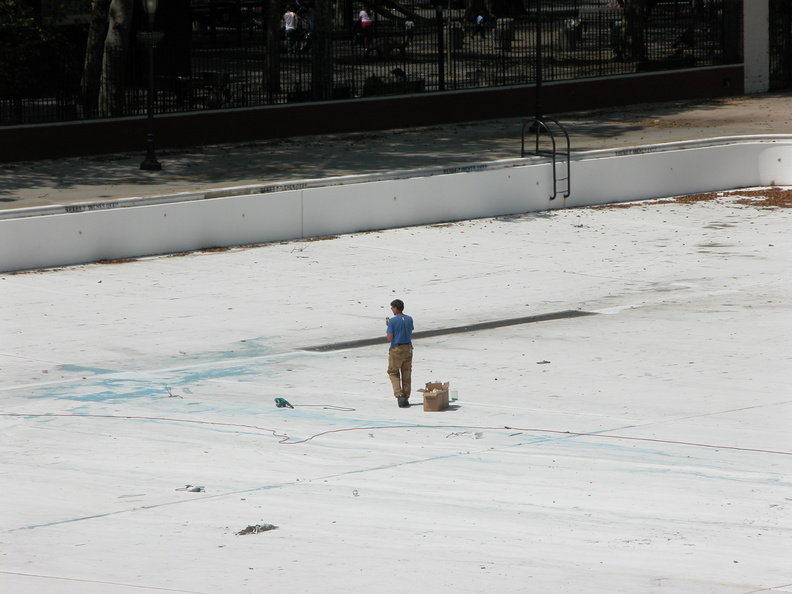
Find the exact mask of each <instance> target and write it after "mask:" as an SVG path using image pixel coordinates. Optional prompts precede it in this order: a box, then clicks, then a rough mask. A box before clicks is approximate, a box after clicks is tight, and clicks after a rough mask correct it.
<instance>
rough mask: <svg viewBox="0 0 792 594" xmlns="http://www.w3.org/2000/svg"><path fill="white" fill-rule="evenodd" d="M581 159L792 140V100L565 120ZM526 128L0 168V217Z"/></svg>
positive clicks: (471, 154)
mask: <svg viewBox="0 0 792 594" xmlns="http://www.w3.org/2000/svg"><path fill="white" fill-rule="evenodd" d="M559 119H560V120H561V121H562V122H563V123H564V124H565V125H567V126H568V128H569V131H570V133H571V141H572V148H573V150H575V151H582V150H592V149H599V148H609V147H616V146H636V145H642V144H656V143H661V142H672V141H681V140H694V139H698V138H709V137H716V136H734V135H750V134H792V95H788V94H771V95H757V96H751V97H740V98H732V99H717V100H709V101H685V102H673V103H658V104H648V105H638V106H630V107H625V108H616V109H605V110H597V111H589V112H577V113H569V114H563V115H561V116H559ZM523 121H524V120H523V119H517V118H513V119H496V120H487V121H482V122H472V123H467V124H456V125H447V126H435V127H431V128H418V129H405V130H391V131H384V132H374V133H359V134H343V135H329V136H328V135H325V136H308V137H300V138H290V139H281V140H268V141H262V142H258V143H247V144H228V145H215V146H201V147H194V148H191V149H183V150H178V151H171V150H165V149H162V150H159V151H158V157H159V160H160V161H161V163H162V165H163V170H162V171H160V172H147V171H141V170H140V169H139V165H140V161H142V159H143V156H144V151H143V139H141V151H140V153H139V154H116V155H101V156H94V157H87V158H73V159H57V160H50V161H38V162H23V163H10V164H5V165H2V166H0V208H3V209H7V208H24V207H32V206H43V205H51V204H68V203H74V202H90V201H104V200H108V199H118V198H125V197H133V196H146V195H157V194H168V193H174V192H185V191H199V190H204V189H211V188H218V187H224V186H229V185H232V186H236V185H248V184H256V183H261V182H273V181H289V180H295V179H313V178H322V177H329V176H336V175H347V174H353V173H369V172H376V171H388V170H396V169H411V168H418V167H426V166H432V165H448V164H453V163H465V162H475V161H489V160H495V159H506V158H512V157H518V156H519V154H520V135H521V127H522V123H523Z"/></svg>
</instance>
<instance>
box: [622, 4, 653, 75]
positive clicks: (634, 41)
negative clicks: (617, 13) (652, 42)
mask: <svg viewBox="0 0 792 594" xmlns="http://www.w3.org/2000/svg"><path fill="white" fill-rule="evenodd" d="M647 13H648V7H647V0H625V2H624V23H625V32H626V34H627V48H628V50H629V53H630V57H631V58H632V59H633V60H637V61H639V62H641V61H643V60H646V38H645V30H646V16H647Z"/></svg>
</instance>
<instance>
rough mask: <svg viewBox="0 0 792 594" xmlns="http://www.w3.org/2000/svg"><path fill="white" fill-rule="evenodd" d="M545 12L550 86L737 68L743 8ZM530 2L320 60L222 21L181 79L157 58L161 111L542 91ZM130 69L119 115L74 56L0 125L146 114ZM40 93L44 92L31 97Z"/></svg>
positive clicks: (313, 47) (585, 3)
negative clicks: (505, 14)
mask: <svg viewBox="0 0 792 594" xmlns="http://www.w3.org/2000/svg"><path fill="white" fill-rule="evenodd" d="M544 1H545V4H549V5H550V6H547V7H545V8H543V13H542V19H541V27H542V30H541V39H542V48H541V50H542V55H543V60H542V69H543V72H542V76H543V80H544V81H545V82H549V81H558V80H570V79H583V78H587V77H599V76H607V75H619V74H631V73H635V72H645V71H652V70H658V71H659V70H673V69H681V68H692V67H701V66H716V65H722V64H730V63H736V62H739V61H740V59H741V58H740V56H739V55H738V54H737V53H736V52H737V50H736V48H738V47H739V43H738V40H739V21H740V13H739V11H740V10H741V8H740V6H741V3H740V2H738V1H737V0H671V1H662V0H661V1H660V2H658V3H657V4H656V5H655V6H654V7H653V9H652V10H651V12H650V13H649V14H648V15H644V16H642V17H641V20H640V22H639V23H638V25H639V26H637V25H636V20H635V17H634V16H631V15H630V14H629V13H628V11H627V10H626V9H624V8H621V7H619V6H618V3H617V2H618V0H615V1H614V2H607V1H606V0H559V1H550V0H544ZM535 2H536V0H533V3H528V4H526V6H527V10H525V11H524V12H522V13H521V14H518V15H516V16H513V17H509V18H495V17H493V16H489V15H488V18H487V19H486V20H485V22H484V25H483V27H481V28H477V27H476V24H475V22H474V18H473V16H474V15H469V14H466V13H465V11H464V10H453V9H452V10H445V9H443V10H439V9H435V8H421V6H420V5H415V6H413V5H410V6H411V8H410V11H411V12H412V13H413V14H415V15H417V16H418V17H419V18H418V19H417V20H415V21H413V23H414V28H412V29H409V26H407V27H406V26H405V23H406V21H407V20H412V19H409V18H408V19H405V18H403V15H401V14H400V13H397V12H393V15H394V16H393V17H392V18H386V17H385V16H383V14H384V12H385V11H381V12H380V13H377V14H376V22H375V25H374V31H373V35H372V36H371V39H370V40H369V42H368V47H364V45H363V42H364V40H363V39H362V37H361V36H360V35H359V34H358V33H357V32H356V30H355V29H354V27H345V26H344V25H343V23H341V22H340V21H342V20H344V19H340V18H336V19H335V21H336V23H335V24H334V26H333V30H332V31H331V32H330V33H331V34H330V35H329V36H328V38H326V39H328V41H327V43H326V44H325V45H324V46H323V47H324V48H325V49H326V50H327V51H326V52H319V51H317V39H318V38H320V37H321V36H320V35H319V33H320V32H319V31H316V30H315V29H312V28H311V27H310V25H307V26H305V25H304V27H303V29H302V30H301V32H300V36H301V38H300V40H299V43H298V44H297V45H296V47H295V48H294V52H292V53H290V52H288V51H287V50H288V48H287V46H286V43H285V39H284V36H283V34H282V33H281V36H280V38H279V39H278V40H277V42H276V43H272V44H270V45H271V47H272V48H275V52H274V54H273V52H268V49H267V48H268V45H267V39H266V37H267V36H266V31H265V29H266V27H265V24H264V23H263V22H262V20H261V13H256V12H250V13H240V15H241V16H239V15H238V16H237V17H235V18H233V19H226V20H227V21H228V22H227V23H225V22H224V20H223V19H215V20H212V21H211V23H210V25H206V23H205V22H201V20H196V21H194V23H193V33H192V40H191V41H190V43H189V44H188V47H180V48H178V54H179V56H180V61H179V62H180V63H179V66H178V67H177V68H175V67H173V65H172V64H173V56H172V54H173V51H174V50H173V48H172V47H171V48H166V47H165V46H164V45H163V46H162V47H160V46H158V47H156V48H155V50H154V64H155V85H154V86H155V90H156V98H155V111H156V112H157V113H167V112H187V111H196V110H206V109H223V108H228V107H243V106H259V105H273V104H282V103H288V102H292V103H294V102H306V101H315V100H326V99H338V100H340V99H349V100H353V99H355V98H357V97H367V96H377V95H398V94H411V93H431V92H437V91H443V90H461V89H476V88H490V87H500V86H510V85H522V84H532V83H534V82H535V81H536V78H537V72H536V70H537V59H536V57H537V47H536V39H537V22H536V18H535V11H534V10H533V8H532V7H533V4H535ZM393 4H395V3H393ZM650 4H651V3H650ZM611 5H612V6H611ZM245 14H247V16H245ZM204 20H205V19H204ZM346 20H347V21H351V19H346ZM302 22H303V23H304V24H305V23H310V19H309V18H306V19H303V21H302ZM166 42H167V34H166ZM320 54H321V55H320ZM123 57H124V59H125V63H126V76H125V77H124V80H123V81H122V83H123V84H122V89H121V94H120V95H119V94H116V95H115V96H114V97H115V98H114V104H113V105H112V108H111V107H110V106H109V105H108V104H107V100H105V99H103V100H102V101H100V103H99V105H98V107H97V108H89V107H88V103H89V102H88V101H87V99H86V98H85V97H84V96H83V94H82V91H81V84H80V77H81V75H82V63H83V61H84V48H78V47H74V48H73V51H72V52H71V53H69V52H65V51H64V52H60V53H59V54H58V55H56V56H52V60H53V61H54V62H57V63H56V64H55V66H56V67H55V68H53V67H52V66H53V63H52V62H51V63H50V64H48V66H49V74H47V75H46V76H43V77H42V76H39V75H38V74H37V73H36V72H26V73H24V77H25V78H26V84H25V85H14V84H10V85H5V88H3V89H0V125H12V124H26V123H36V122H52V121H65V120H75V119H84V118H94V117H118V116H119V114H120V115H124V116H131V115H141V114H143V113H144V112H145V104H146V103H145V93H146V82H145V81H146V78H145V76H143V73H144V72H145V70H144V69H145V68H146V67H147V62H146V52H145V50H144V48H143V47H142V45H141V44H140V43H139V42H138V41H136V40H134V39H133V40H132V41H130V45H129V49H128V51H127V52H126V53H125V55H124V56H123ZM52 73H58V74H57V75H53V74H52ZM0 74H2V73H0ZM6 74H7V73H6ZM11 79H13V77H11ZM36 80H41V82H40V83H38V84H36V85H34V84H32V83H33V82H35V81H36ZM111 114H112V115H111Z"/></svg>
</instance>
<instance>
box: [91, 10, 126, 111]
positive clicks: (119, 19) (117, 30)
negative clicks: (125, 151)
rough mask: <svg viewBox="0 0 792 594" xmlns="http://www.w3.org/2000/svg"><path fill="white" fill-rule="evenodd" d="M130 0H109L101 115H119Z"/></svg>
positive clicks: (122, 107)
mask: <svg viewBox="0 0 792 594" xmlns="http://www.w3.org/2000/svg"><path fill="white" fill-rule="evenodd" d="M132 2H133V0H111V3H110V13H109V17H110V18H109V27H108V30H107V38H106V39H105V45H104V62H103V64H102V85H101V93H100V101H99V113H100V115H101V116H103V117H122V116H125V115H127V114H126V113H125V110H124V104H125V101H124V91H125V88H126V85H125V84H124V79H125V72H126V70H125V64H126V55H127V50H128V48H129V30H130V27H131V24H132Z"/></svg>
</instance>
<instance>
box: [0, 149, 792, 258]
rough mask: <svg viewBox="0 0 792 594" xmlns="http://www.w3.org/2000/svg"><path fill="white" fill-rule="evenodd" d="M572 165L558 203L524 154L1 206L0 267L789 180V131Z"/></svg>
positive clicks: (577, 156) (608, 155)
mask: <svg viewBox="0 0 792 594" xmlns="http://www.w3.org/2000/svg"><path fill="white" fill-rule="evenodd" d="M570 165H571V176H570V178H571V179H570V181H571V183H570V194H569V196H568V197H564V196H563V193H560V194H559V195H558V196H556V197H555V198H554V199H551V194H552V191H553V166H552V164H551V162H550V161H549V160H548V159H547V158H538V157H529V158H524V159H510V160H502V161H493V162H486V163H474V164H465V165H461V166H455V167H434V168H427V169H417V170H409V171H393V172H386V173H377V174H371V175H355V176H346V177H337V178H328V179H322V180H304V181H298V182H288V183H282V184H269V185H256V186H243V187H231V188H227V189H224V190H214V191H210V192H201V193H183V194H170V195H165V196H155V197H150V196H149V197H145V198H125V199H123V200H117V201H108V202H91V203H84V204H70V205H56V206H48V207H41V208H29V209H15V210H7V211H3V212H1V213H0V272H10V271H17V270H29V269H39V268H49V267H55V266H65V265H72V264H81V263H88V262H97V261H102V260H118V259H129V258H139V257H145V256H153V255H160V254H172V253H181V252H188V251H193V250H199V249H205V248H213V247H230V246H239V245H248V244H259V243H267V242H276V241H285V240H295V239H305V238H313V237H321V236H326V235H337V234H342V233H355V232H361V231H372V230H377V229H388V228H394V227H406V226H411V225H425V224H433V223H443V222H451V221H457V220H465V219H475V218H483V217H494V216H505V215H513V214H519V213H525V212H536V211H543V210H551V209H558V208H574V207H581V206H591V205H597V204H606V203H613V202H626V201H635V200H646V199H653V198H662V197H667V196H677V195H683V194H690V193H698V192H711V191H719V190H730V189H734V188H742V187H752V186H769V185H792V136H782V135H765V136H750V137H731V138H712V139H707V140H698V141H692V142H676V143H668V144H662V145H647V146H640V147H632V148H628V149H607V150H597V151H586V152H579V153H573V154H572V158H571V161H570ZM561 169H562V168H561ZM563 175H564V174H563V171H561V170H560V171H559V176H563ZM565 187H566V182H559V189H563V188H565Z"/></svg>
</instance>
